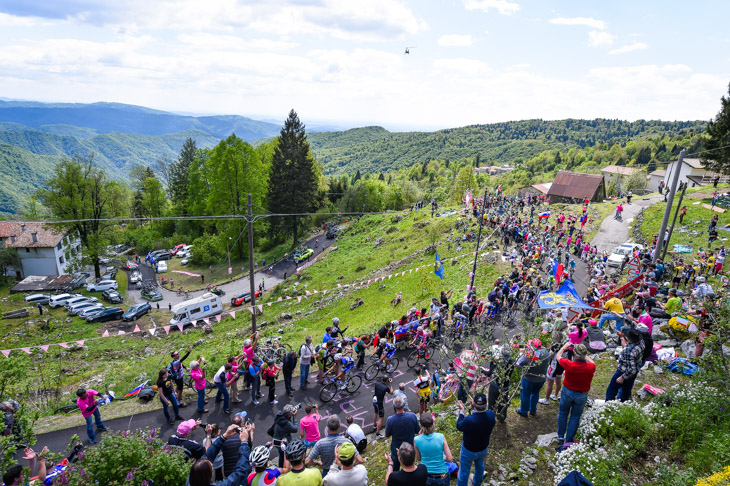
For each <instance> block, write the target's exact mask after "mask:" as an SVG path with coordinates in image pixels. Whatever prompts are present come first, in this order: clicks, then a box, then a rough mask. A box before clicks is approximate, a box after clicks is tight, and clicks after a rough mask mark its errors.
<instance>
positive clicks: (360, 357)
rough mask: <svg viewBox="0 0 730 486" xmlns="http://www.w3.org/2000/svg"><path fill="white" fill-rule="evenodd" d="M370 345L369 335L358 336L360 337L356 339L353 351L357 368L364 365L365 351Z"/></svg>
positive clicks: (359, 368)
mask: <svg viewBox="0 0 730 486" xmlns="http://www.w3.org/2000/svg"><path fill="white" fill-rule="evenodd" d="M369 345H370V336H365V335H364V336H360V339H358V340H357V342H356V343H355V346H354V348H353V350H354V351H355V354H356V355H357V369H358V370H361V369H362V368H363V366H364V365H365V351H366V350H367V348H368V346H369Z"/></svg>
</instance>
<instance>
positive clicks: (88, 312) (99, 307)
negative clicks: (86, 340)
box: [77, 304, 106, 320]
mask: <svg viewBox="0 0 730 486" xmlns="http://www.w3.org/2000/svg"><path fill="white" fill-rule="evenodd" d="M104 309H106V307H104V304H94V305H92V306H91V307H87V308H86V309H82V310H81V312H79V313H78V314H77V315H78V316H79V317H80V318H82V319H84V320H86V318H87V317H90V316H93V315H94V314H98V313H99V312H101V311H103V310H104Z"/></svg>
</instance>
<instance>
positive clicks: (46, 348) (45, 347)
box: [41, 344, 48, 352]
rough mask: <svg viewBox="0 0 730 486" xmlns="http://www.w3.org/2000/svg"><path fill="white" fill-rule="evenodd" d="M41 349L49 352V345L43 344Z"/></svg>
mask: <svg viewBox="0 0 730 486" xmlns="http://www.w3.org/2000/svg"><path fill="white" fill-rule="evenodd" d="M41 349H42V350H43V351H45V352H48V345H47V344H41Z"/></svg>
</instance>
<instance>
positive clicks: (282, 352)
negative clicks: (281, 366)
mask: <svg viewBox="0 0 730 486" xmlns="http://www.w3.org/2000/svg"><path fill="white" fill-rule="evenodd" d="M287 354H289V351H287V350H286V348H285V347H283V346H281V347H278V348H276V357H277V361H278V362H283V361H284V358H286V355H287Z"/></svg>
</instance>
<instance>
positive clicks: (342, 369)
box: [328, 349, 355, 390]
mask: <svg viewBox="0 0 730 486" xmlns="http://www.w3.org/2000/svg"><path fill="white" fill-rule="evenodd" d="M349 354H350V350H349V349H347V350H345V352H344V353H337V354H336V355H335V363H334V364H333V365H332V368H330V370H334V375H335V381H337V380H340V381H341V382H342V385H341V386H340V390H344V389H345V388H347V380H346V379H345V373H347V372H348V371H350V370H351V369H353V368H354V367H355V360H354V359H352V356H349ZM328 371H329V370H328Z"/></svg>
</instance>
